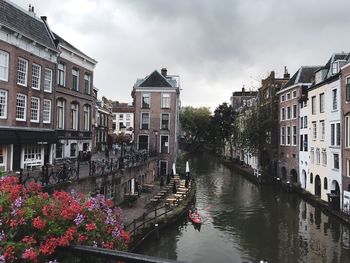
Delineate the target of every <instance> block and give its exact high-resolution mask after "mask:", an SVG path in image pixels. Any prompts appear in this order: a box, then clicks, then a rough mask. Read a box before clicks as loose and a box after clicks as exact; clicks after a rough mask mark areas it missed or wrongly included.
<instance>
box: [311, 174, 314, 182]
mask: <svg viewBox="0 0 350 263" xmlns="http://www.w3.org/2000/svg"><path fill="white" fill-rule="evenodd" d="M313 182H314V175H313V174H312V173H311V174H310V184H312V183H313Z"/></svg>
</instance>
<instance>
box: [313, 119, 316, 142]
mask: <svg viewBox="0 0 350 263" xmlns="http://www.w3.org/2000/svg"><path fill="white" fill-rule="evenodd" d="M312 139H313V140H316V139H317V124H316V122H315V121H313V122H312Z"/></svg>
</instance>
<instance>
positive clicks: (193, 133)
mask: <svg viewBox="0 0 350 263" xmlns="http://www.w3.org/2000/svg"><path fill="white" fill-rule="evenodd" d="M210 121H211V112H210V110H209V108H207V107H200V108H194V107H191V106H186V107H183V108H182V109H181V112H180V123H181V128H182V132H183V142H184V143H185V144H186V145H187V146H188V147H189V148H194V147H195V146H197V145H198V144H200V143H201V142H204V141H205V140H206V138H207V137H208V129H209V126H210Z"/></svg>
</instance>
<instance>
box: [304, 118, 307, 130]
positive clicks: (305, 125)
mask: <svg viewBox="0 0 350 263" xmlns="http://www.w3.org/2000/svg"><path fill="white" fill-rule="evenodd" d="M306 128H307V116H304V129H306Z"/></svg>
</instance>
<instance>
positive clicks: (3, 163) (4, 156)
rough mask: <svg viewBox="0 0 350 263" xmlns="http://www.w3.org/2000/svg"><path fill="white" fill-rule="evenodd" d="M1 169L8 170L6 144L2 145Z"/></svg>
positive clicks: (0, 148)
mask: <svg viewBox="0 0 350 263" xmlns="http://www.w3.org/2000/svg"><path fill="white" fill-rule="evenodd" d="M0 157H1V158H0V170H1V169H2V170H3V171H6V163H7V150H6V146H5V145H0Z"/></svg>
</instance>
